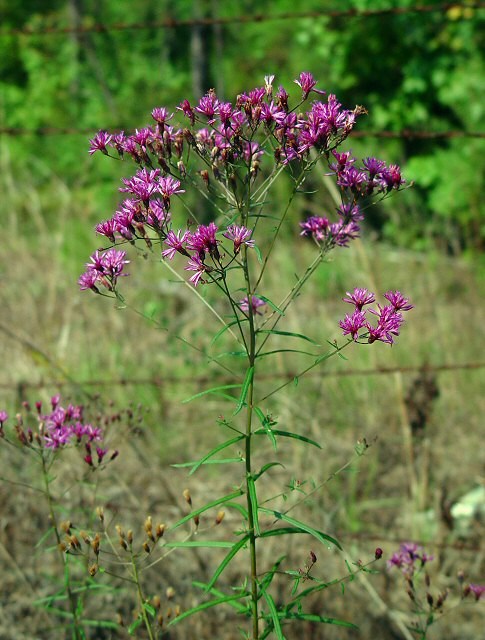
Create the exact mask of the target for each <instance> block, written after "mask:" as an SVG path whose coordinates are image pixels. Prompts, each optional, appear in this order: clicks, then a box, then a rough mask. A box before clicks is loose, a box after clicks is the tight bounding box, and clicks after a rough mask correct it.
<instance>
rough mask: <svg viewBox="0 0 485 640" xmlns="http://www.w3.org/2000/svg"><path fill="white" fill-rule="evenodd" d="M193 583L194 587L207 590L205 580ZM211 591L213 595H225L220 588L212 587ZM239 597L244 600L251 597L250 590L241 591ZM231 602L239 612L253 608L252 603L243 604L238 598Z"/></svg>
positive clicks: (247, 611) (245, 611)
mask: <svg viewBox="0 0 485 640" xmlns="http://www.w3.org/2000/svg"><path fill="white" fill-rule="evenodd" d="M192 584H193V586H194V587H198V588H199V589H203V590H204V591H206V592H207V585H206V584H205V583H204V582H199V581H197V580H194V581H193V582H192ZM209 593H210V594H211V596H218V597H219V598H222V597H224V593H223V592H222V591H220V590H219V589H215V588H214V587H213V588H212V589H209ZM239 597H240V599H241V600H242V599H243V598H250V597H251V594H250V593H249V592H248V591H242V590H241V591H240V592H239ZM229 604H230V606H231V607H232V608H233V609H236V611H238V612H239V613H249V612H250V610H251V607H250V605H248V604H242V603H241V602H239V601H238V600H233V601H232V602H230V603H229Z"/></svg>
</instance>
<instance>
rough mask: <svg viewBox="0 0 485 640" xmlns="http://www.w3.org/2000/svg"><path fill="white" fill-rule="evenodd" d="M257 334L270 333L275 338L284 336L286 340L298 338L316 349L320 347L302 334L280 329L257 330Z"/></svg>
mask: <svg viewBox="0 0 485 640" xmlns="http://www.w3.org/2000/svg"><path fill="white" fill-rule="evenodd" d="M258 333H270V334H273V335H277V336H286V337H288V338H299V339H300V340H306V342H310V343H311V344H313V345H315V346H316V347H321V346H322V345H321V344H320V343H319V342H316V341H315V340H313V339H312V338H309V337H308V336H305V335H304V334H303V333H295V332H294V331H281V330H280V329H259V330H258Z"/></svg>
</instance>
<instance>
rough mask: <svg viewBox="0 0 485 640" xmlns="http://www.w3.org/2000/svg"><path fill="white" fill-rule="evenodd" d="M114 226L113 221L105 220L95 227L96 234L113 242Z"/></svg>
mask: <svg viewBox="0 0 485 640" xmlns="http://www.w3.org/2000/svg"><path fill="white" fill-rule="evenodd" d="M115 231H116V225H115V222H114V220H113V219H110V220H105V221H103V222H100V223H99V224H97V225H96V233H99V235H101V236H105V237H106V238H108V240H109V241H110V242H114V241H115Z"/></svg>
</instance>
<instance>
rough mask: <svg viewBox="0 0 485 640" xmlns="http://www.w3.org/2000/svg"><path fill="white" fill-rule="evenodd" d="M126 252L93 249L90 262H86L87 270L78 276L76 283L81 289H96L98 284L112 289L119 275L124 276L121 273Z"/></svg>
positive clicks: (124, 274) (127, 261)
mask: <svg viewBox="0 0 485 640" xmlns="http://www.w3.org/2000/svg"><path fill="white" fill-rule="evenodd" d="M125 257H126V252H125V251H117V250H116V249H108V250H107V251H104V252H100V251H95V252H94V253H93V254H92V256H91V257H90V260H91V262H88V263H86V267H87V270H86V271H85V272H84V273H83V274H82V275H81V276H79V280H78V284H79V287H80V289H81V291H83V290H86V289H92V290H93V291H98V285H100V284H101V285H103V286H104V287H106V289H108V290H109V291H113V290H114V288H115V286H116V282H117V280H118V278H119V276H126V275H128V274H127V273H122V271H123V269H124V266H125V264H128V263H129V260H125Z"/></svg>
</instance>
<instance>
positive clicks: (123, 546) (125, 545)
mask: <svg viewBox="0 0 485 640" xmlns="http://www.w3.org/2000/svg"><path fill="white" fill-rule="evenodd" d="M118 542H119V544H120V547H121V548H122V549H124V550H125V551H127V550H128V545H127V544H126V540H125V539H124V538H120V539H119V541H118Z"/></svg>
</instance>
